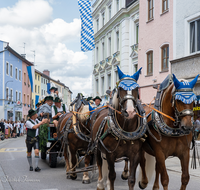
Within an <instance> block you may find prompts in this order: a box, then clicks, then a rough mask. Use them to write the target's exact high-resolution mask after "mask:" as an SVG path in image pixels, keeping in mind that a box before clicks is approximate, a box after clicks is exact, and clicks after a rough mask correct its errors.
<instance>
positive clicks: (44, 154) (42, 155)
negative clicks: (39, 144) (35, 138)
mask: <svg viewBox="0 0 200 190" xmlns="http://www.w3.org/2000/svg"><path fill="white" fill-rule="evenodd" d="M46 150H47V147H46V146H45V147H44V148H43V149H42V150H41V158H42V160H46V157H47V154H46Z"/></svg>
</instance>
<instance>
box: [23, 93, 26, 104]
mask: <svg viewBox="0 0 200 190" xmlns="http://www.w3.org/2000/svg"><path fill="white" fill-rule="evenodd" d="M23 103H24V104H25V103H26V95H25V94H24V102H23Z"/></svg>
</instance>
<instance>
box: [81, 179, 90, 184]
mask: <svg viewBox="0 0 200 190" xmlns="http://www.w3.org/2000/svg"><path fill="white" fill-rule="evenodd" d="M82 183H83V184H89V183H90V180H89V179H88V180H83V181H82Z"/></svg>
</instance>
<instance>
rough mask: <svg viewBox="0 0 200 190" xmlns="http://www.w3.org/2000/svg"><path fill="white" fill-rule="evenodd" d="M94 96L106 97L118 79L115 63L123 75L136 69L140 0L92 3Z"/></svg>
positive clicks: (110, 0) (100, 0)
mask: <svg viewBox="0 0 200 190" xmlns="http://www.w3.org/2000/svg"><path fill="white" fill-rule="evenodd" d="M92 7H93V13H92V16H93V24H94V33H95V49H94V50H93V60H92V62H93V79H92V88H93V97H95V96H100V97H101V98H102V99H103V100H104V101H106V100H107V99H108V96H107V95H106V90H108V89H110V90H112V89H113V88H114V87H115V85H116V82H117V81H118V73H117V67H116V66H117V65H118V66H119V67H120V68H121V70H122V71H123V72H124V73H125V74H133V73H135V72H136V71H137V64H138V51H137V47H138V35H139V1H138V0H96V1H95V2H94V3H93V5H92Z"/></svg>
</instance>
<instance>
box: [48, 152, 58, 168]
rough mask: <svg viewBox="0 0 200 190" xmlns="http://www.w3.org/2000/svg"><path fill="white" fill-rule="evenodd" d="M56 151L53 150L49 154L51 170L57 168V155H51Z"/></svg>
mask: <svg viewBox="0 0 200 190" xmlns="http://www.w3.org/2000/svg"><path fill="white" fill-rule="evenodd" d="M55 151H56V150H55V149H52V150H51V151H50V154H49V166H50V167H51V168H56V165H57V153H51V152H55Z"/></svg>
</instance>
